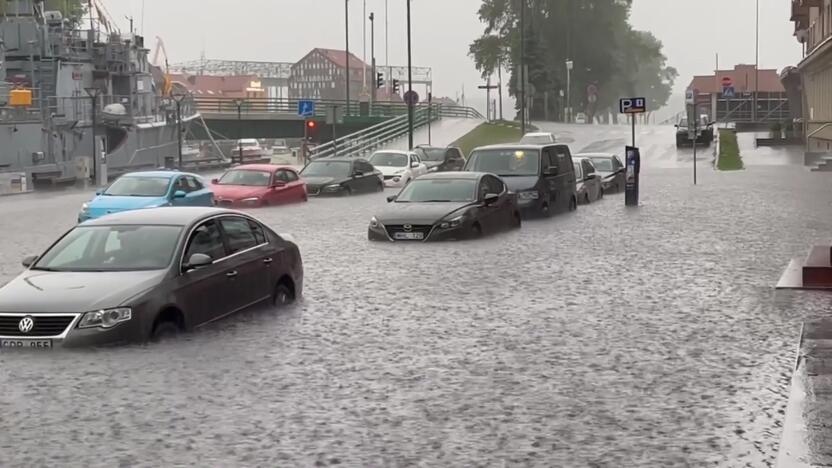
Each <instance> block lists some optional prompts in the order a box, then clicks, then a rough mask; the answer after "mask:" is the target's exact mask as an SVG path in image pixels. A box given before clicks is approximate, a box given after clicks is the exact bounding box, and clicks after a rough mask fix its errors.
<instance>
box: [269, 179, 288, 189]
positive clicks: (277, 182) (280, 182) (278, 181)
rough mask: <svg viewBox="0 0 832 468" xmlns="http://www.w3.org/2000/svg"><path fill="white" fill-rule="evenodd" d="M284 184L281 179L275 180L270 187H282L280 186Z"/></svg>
mask: <svg viewBox="0 0 832 468" xmlns="http://www.w3.org/2000/svg"><path fill="white" fill-rule="evenodd" d="M285 186H286V182H285V181H283V180H276V181H274V183H273V184H272V188H282V187H285Z"/></svg>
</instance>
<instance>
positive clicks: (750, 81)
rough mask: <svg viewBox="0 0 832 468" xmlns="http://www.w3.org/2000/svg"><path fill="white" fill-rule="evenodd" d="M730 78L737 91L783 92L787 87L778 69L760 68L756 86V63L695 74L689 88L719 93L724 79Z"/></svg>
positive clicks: (701, 92) (700, 92) (705, 92)
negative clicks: (758, 80)
mask: <svg viewBox="0 0 832 468" xmlns="http://www.w3.org/2000/svg"><path fill="white" fill-rule="evenodd" d="M726 77H728V78H730V79H731V82H732V83H733V86H734V92H736V93H753V92H754V91H759V92H761V93H783V92H785V91H786V90H785V88H783V84H782V83H781V82H780V74H779V73H778V72H777V70H772V69H760V88H759V90H758V89H757V87H756V81H755V80H756V77H757V74H756V73H755V67H754V65H737V66H735V67H734V69H733V70H717V72H716V76H714V75H704V76H703V75H698V76H694V77H693V80H692V81H691V83H690V86H689V88H688V89H698V90H699V94H700V95H701V94H718V93H721V92H722V81H723V79H724V78H726Z"/></svg>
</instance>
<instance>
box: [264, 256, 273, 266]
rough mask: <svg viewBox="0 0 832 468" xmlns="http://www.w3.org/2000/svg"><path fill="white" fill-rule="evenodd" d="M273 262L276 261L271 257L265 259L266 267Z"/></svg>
mask: <svg viewBox="0 0 832 468" xmlns="http://www.w3.org/2000/svg"><path fill="white" fill-rule="evenodd" d="M273 261H274V259H272V258H271V257H269V258H264V259H263V263H265V264H266V265H268V264H270V263H272V262H273Z"/></svg>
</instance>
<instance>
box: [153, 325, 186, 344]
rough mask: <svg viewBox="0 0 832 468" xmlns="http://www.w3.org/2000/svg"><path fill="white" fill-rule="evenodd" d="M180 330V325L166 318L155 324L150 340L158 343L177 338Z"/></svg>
mask: <svg viewBox="0 0 832 468" xmlns="http://www.w3.org/2000/svg"><path fill="white" fill-rule="evenodd" d="M180 332H181V330H180V329H179V325H177V324H176V323H174V322H171V321H170V320H165V321H163V322H159V323H157V324H156V325H154V326H153V333H152V334H151V335H150V340H151V341H153V342H154V343H158V342H160V341H164V340H168V339H170V338H175V337H176V336H177V335H179V333H180Z"/></svg>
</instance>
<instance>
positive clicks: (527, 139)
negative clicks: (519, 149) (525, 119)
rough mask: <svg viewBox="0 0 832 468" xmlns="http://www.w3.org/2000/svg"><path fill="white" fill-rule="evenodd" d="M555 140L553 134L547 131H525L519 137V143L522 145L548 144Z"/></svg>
mask: <svg viewBox="0 0 832 468" xmlns="http://www.w3.org/2000/svg"><path fill="white" fill-rule="evenodd" d="M555 142H557V139H556V138H555V135H554V134H553V133H548V132H536V133H527V134H525V135H523V138H521V139H520V143H522V144H524V145H548V144H551V143H555Z"/></svg>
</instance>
